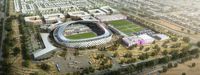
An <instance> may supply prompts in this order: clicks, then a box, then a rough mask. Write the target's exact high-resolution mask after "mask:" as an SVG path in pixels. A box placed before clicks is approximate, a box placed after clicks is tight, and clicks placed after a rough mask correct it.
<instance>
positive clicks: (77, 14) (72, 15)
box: [68, 11, 91, 20]
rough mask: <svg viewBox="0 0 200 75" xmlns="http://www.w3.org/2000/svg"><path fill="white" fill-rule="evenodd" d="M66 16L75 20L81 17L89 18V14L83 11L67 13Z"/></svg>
mask: <svg viewBox="0 0 200 75" xmlns="http://www.w3.org/2000/svg"><path fill="white" fill-rule="evenodd" d="M68 15H69V16H70V18H72V19H75V20H76V19H81V17H89V16H91V15H90V14H89V13H87V12H85V11H76V12H68Z"/></svg>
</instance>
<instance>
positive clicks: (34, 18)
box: [24, 16, 43, 25]
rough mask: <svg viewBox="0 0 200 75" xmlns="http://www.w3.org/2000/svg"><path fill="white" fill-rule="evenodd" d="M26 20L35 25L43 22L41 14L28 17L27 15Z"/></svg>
mask: <svg viewBox="0 0 200 75" xmlns="http://www.w3.org/2000/svg"><path fill="white" fill-rule="evenodd" d="M24 20H25V22H26V23H27V24H33V25H42V24H43V22H42V19H41V17H40V16H28V17H25V18H24Z"/></svg>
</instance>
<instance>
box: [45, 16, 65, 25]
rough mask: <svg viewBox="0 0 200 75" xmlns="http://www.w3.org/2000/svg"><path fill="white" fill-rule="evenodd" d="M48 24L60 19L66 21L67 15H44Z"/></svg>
mask: <svg viewBox="0 0 200 75" xmlns="http://www.w3.org/2000/svg"><path fill="white" fill-rule="evenodd" d="M43 17H44V20H45V23H46V24H52V23H57V22H58V21H62V22H64V21H65V15H63V14H62V13H55V14H47V15H43Z"/></svg>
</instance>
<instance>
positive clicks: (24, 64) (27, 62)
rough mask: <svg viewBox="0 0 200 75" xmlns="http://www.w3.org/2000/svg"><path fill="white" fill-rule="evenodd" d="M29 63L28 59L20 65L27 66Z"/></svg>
mask: <svg viewBox="0 0 200 75" xmlns="http://www.w3.org/2000/svg"><path fill="white" fill-rule="evenodd" d="M29 65H30V61H29V60H25V61H24V62H22V66H24V67H29Z"/></svg>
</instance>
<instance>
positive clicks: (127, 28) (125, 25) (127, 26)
mask: <svg viewBox="0 0 200 75" xmlns="http://www.w3.org/2000/svg"><path fill="white" fill-rule="evenodd" d="M109 23H110V24H111V25H113V26H114V27H115V28H117V29H118V30H120V31H121V32H123V33H125V34H126V35H129V36H130V35H131V34H132V33H134V32H138V31H141V30H143V29H144V28H143V27H141V26H139V25H137V24H135V23H132V22H129V21H127V20H117V21H111V22H109Z"/></svg>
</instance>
